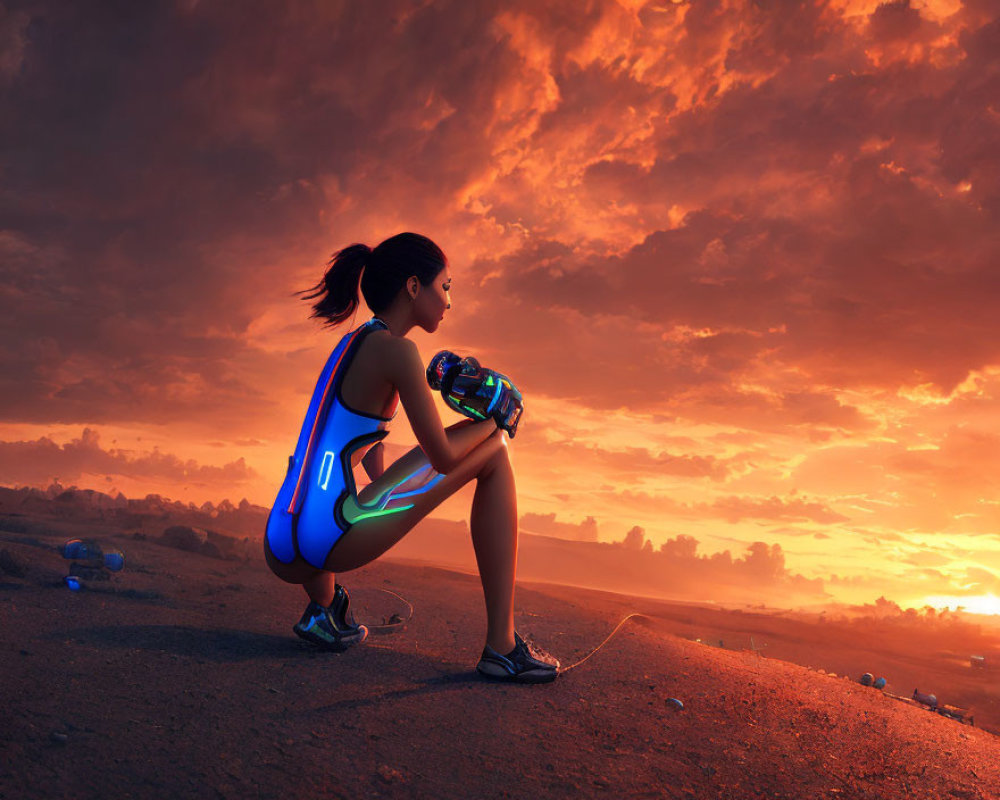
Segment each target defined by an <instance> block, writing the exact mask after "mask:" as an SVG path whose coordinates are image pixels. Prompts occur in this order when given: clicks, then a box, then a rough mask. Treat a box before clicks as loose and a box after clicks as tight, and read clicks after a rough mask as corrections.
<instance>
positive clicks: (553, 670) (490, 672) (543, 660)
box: [476, 631, 559, 683]
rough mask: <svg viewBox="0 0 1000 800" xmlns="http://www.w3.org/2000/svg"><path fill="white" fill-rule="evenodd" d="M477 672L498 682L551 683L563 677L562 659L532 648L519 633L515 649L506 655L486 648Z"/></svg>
mask: <svg viewBox="0 0 1000 800" xmlns="http://www.w3.org/2000/svg"><path fill="white" fill-rule="evenodd" d="M476 671H477V672H479V674H480V675H485V676H486V677H487V678H493V679H494V680H501V681H517V682H518V683H548V682H549V681H554V680H555V679H556V676H557V675H558V674H559V660H558V659H556V658H553V657H552V656H550V655H549V654H548V653H545V652H543V651H542V650H540V649H539V648H537V647H534V646H532V645H529V644H528V643H527V642H525V641H524V639H522V638H521V637H520V636H519V635H518V634H517V631H515V632H514V649H513V650H511V651H510V652H509V653H508V654H507V655H505V656H504V655H500V653H498V652H497V651H496V650H494V649H493V648H492V647H490V646H489V645H486V647H484V648H483V657H482V658H481V659H479V664H478V666H477V667H476Z"/></svg>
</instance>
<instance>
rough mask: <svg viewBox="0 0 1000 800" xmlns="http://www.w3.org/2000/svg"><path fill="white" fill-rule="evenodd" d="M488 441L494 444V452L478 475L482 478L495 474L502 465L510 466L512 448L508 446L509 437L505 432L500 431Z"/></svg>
mask: <svg viewBox="0 0 1000 800" xmlns="http://www.w3.org/2000/svg"><path fill="white" fill-rule="evenodd" d="M487 441H489V443H490V444H491V445H492V447H493V453H492V454H491V455H490V457H489V458H487V459H486V461H485V462H484V463H483V467H482V469H481V470H480V471H479V476H478V477H481V478H482V477H486V476H487V475H491V474H493V473H494V472H496V470H497V469H499V468H501V467H510V450H508V448H507V438H506V437H505V436H504V435H503V433H500V434H499V435H497V436H496V437H495V438H492V437H491V438H490V439H488V440H487Z"/></svg>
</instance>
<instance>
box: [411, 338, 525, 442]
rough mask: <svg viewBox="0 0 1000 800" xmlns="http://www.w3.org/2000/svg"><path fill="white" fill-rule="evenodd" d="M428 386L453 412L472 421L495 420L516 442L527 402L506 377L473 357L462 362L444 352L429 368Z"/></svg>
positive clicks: (437, 356) (463, 359)
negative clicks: (441, 397)
mask: <svg viewBox="0 0 1000 800" xmlns="http://www.w3.org/2000/svg"><path fill="white" fill-rule="evenodd" d="M427 383H428V384H429V385H430V387H431V388H432V389H436V390H440V392H441V395H442V396H443V397H444V401H445V403H447V404H448V406H449V407H450V408H453V409H454V410H455V411H457V412H458V413H460V414H463V415H465V416H467V417H471V418H472V419H480V420H482V419H489V418H490V417H492V418H493V419H495V420H496V422H497V425H498V426H499V427H500V428H503V429H504V430H506V431H507V433H508V434H509V435H510V437H511V438H512V439H513V438H514V435H515V433H516V432H517V423H518V422H519V420H520V418H521V413H522V412H523V410H524V402H523V400H522V397H521V393H520V392H519V391H518V389H517V387H516V386H514V384H513V383H512V382H511V380H510V378H508V377H507V376H506V375H501V374H500V373H498V372H495V371H494V370H491V369H487V368H485V367H483V366H481V365H480V364H479V362H478V361H477V360H476V359H475V358H473V357H471V356H468V357H466V358H459V357H458V356H457V355H455V354H454V353H452V352H450V351H448V350H442V351H441V352H440V353H438V354H437V355H436V356H434V358H432V359H431V363H430V364H429V365H428V367H427Z"/></svg>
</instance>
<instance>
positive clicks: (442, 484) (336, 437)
mask: <svg viewBox="0 0 1000 800" xmlns="http://www.w3.org/2000/svg"><path fill="white" fill-rule="evenodd" d="M359 278H360V286H361V293H362V295H363V296H364V299H365V302H366V303H367V304H368V307H369V308H370V309H371V310H372V311H373V312H375V316H374V317H373V318H372V319H371V320H369V321H368V322H367V323H365V324H364V325H362V326H360V327H359V328H357V329H355V330H354V331H352V332H351V333H349V334H347V335H346V336H344V337H343V338H342V339H341V341H340V343H339V344H338V346H337V348H336V349H335V350H334V351H333V353H332V355H331V356H330V359H329V361H328V363H327V366H326V368H325V369H324V371H323V373H322V374H321V375H320V380H319V382H318V383H317V386H316V390H315V392H314V395H313V399H312V402H311V404H310V407H309V411H308V413H307V415H306V420H305V424H304V425H303V428H302V433H301V434H300V437H299V443H298V446H297V448H296V453H295V455H294V456H292V457H291V458H290V459H289V470H288V475H287V476H286V479H285V482H284V484H283V485H282V488H281V491H279V493H278V498H277V500H276V502H275V506H274V508H273V509H272V511H271V515H270V516H269V518H268V525H267V534H266V536H265V540H264V554H265V558H266V559H267V563H268V566H270V568H271V570H272V571H273V572H274V573H275V574H276V575H277V576H278V577H279V578H281V579H282V580H284V581H286V582H288V583H297V584H301V585H302V586H303V588H304V589H305V591H306V594H308V595H309V600H310V602H309V605H308V607H307V608H306V611H305V613H304V614H303V615H302V619H301V620H300V621H299V623H298V624H296V625H295V626H294V631H295V632H296V633H297V634H298V635H299V636H301V637H302V638H304V639H307V640H308V641H311V642H314V643H316V644H318V645H320V646H323V647H326V648H329V649H335V650H341V649H344V648H345V647H347V646H349V645H352V644H357V643H359V642H361V641H363V640H364V638H365V637H366V636H367V633H368V631H367V629H366V628H365V627H364V626H363V625H356V624H355V623H354V621H353V619H352V617H351V614H350V609H349V602H350V599H349V597H348V594H347V592H346V590H345V589H344V588H343V587H342V586H341V585H340V584H338V583H336V580H335V575H336V573H338V572H347V571H349V570H352V569H357V568H358V567H362V566H364V565H365V564H368V563H369V562H371V561H373V560H374V559H376V558H378V557H379V556H380V555H382V553H384V552H385V551H386V550H388V549H389V548H390V547H392V546H393V545H394V544H395V543H396V542H398V541H399V540H400V539H401V538H402V537H403V536H405V535H406V533H407V532H408V531H410V530H411V529H412V528H413V527H414V526H415V525H416V524H417V523H418V522H419V521H420V520H422V519H423V518H424V517H426V516H427V515H428V514H429V513H430V512H431V511H433V510H434V509H435V508H437V507H438V506H439V505H440V504H441V503H442V501H444V500H445V499H447V498H448V497H450V496H451V495H453V494H454V493H455V492H456V491H458V490H459V489H460V488H461V487H462V486H464V485H465V484H466V483H468V482H469V481H471V480H473V479H474V480H475V481H476V492H475V497H474V499H473V501H472V511H471V516H470V527H471V532H472V542H473V546H474V548H475V552H476V561H477V563H478V565H479V575H480V578H481V580H482V585H483V593H484V595H485V598H486V618H487V626H486V645H485V647H484V649H483V655H482V658H481V659H480V662H479V664H478V666H477V670H478V671H479V673H480V674H482V675H484V676H487V677H490V678H496V679H501V680H513V681H519V682H529V683H535V682H545V681H551V680H554V679H555V677H556V675H557V670H558V666H559V664H558V662H557V661H555V660H554V659H552V658H551V657H549V656H546V655H544V654H542V653H540V652H537V651H532V650H531V649H530V648H529V647H528V645H527V644H526V643H525V642H524V640H523V639H522V638H521V637H520V636H519V635H518V634H517V633H516V631H515V630H514V571H515V562H516V558H517V496H516V489H515V485H514V472H513V470H512V468H511V464H510V457H509V455H508V452H507V440H506V438H505V436H504V430H503V429H501V427H499V426H500V424H501V423H500V422H498V421H497V420H496V419H494V418H492V417H491V418H487V419H482V420H473V419H464V420H462V421H461V422H458V423H456V424H454V425H451V426H449V427H448V428H445V427H443V425H442V422H441V417H440V415H439V414H438V411H437V408H436V406H435V405H434V399H433V396H432V394H431V388H430V386H429V385H428V377H427V370H426V369H425V367H424V363H423V360H422V359H421V357H420V354H419V352H418V351H417V347H416V345H415V344H414V343H413V342H412V341H410V340H409V339H407V338H406V334H407V333H408V332H409V331H410V329H412V328H413V327H414V326H419V327H420V328H423V329H424V330H425V331H427V332H428V333H433V332H435V331H436V330H437V328H438V325H439V324H440V323H441V320H442V319H444V315H445V312H446V311H447V310H448V309H449V308H450V307H451V305H450V302H449V296H448V292H449V290H450V288H451V273H450V271H449V269H448V261H447V259H446V258H445V255H444V253H443V252H441V249H440V248H439V247H438V246H437V245H436V244H434V242H432V241H431V240H430V239H428V238H426V237H424V236H420V235H418V234H415V233H401V234H398V235H397V236H393V237H391V238H389V239H386V240H385V241H384V242H382V243H381V244H380V245H378V246H377V247H376V248H375V249H371V248H369V247H367V246H366V245H363V244H353V245H351V246H349V247H346V248H344V249H343V250H340V251H338V252H337V253H335V254H334V256H333V258H332V259H331V261H330V263H329V267H328V269H327V272H326V274H325V276H324V278H323V280H322V281H320V283H318V284H317V285H316V286H315V287H314V288H313V289H312V290H310V291H311V293H310V294H308V295H306V299H310V300H311V299H316V300H317V302H316V303H315V304H314V306H313V314H312V316H313V317H318V318H321V319H325V320H326V324H327V325H329V326H334V325H337V324H339V323H341V322H343V321H344V320H346V319H348V318H349V317H351V316H352V315H353V314H354V312H355V310H356V308H357V306H358V293H357V292H358V283H359ZM400 401H401V402H402V404H403V409H404V410H405V411H406V416H407V419H408V420H409V422H410V425H411V427H412V428H413V432H414V434H415V436H416V438H417V441H418V442H419V446H418V447H415V448H413V449H412V450H410V451H409V452H408V453H406V454H405V455H404V456H402V458H400V459H399V460H398V461H396V462H395V463H393V464H392V465H390V466H389V467H388V469H383V447H382V443H381V440H382V439H383V438H384V437H385V436H386V435H387V431H386V429H385V428H386V424H387V423H388V422H389V421H390V420H391V419H392V418H393V417H394V416H395V412H396V409H397V406H398V404H399V402H400ZM515 426H516V421H515ZM359 463H360V464H362V465H363V466H364V467H365V470H366V471H367V473H368V475H369V477H370V478H371V483H370V484H369V485H368V486H366V487H365V488H364V489H363V490H362V491H361V492H358V491H357V487H356V486H355V482H354V477H353V470H354V467H356V466H357V465H358V464H359Z"/></svg>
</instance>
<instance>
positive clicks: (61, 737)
mask: <svg viewBox="0 0 1000 800" xmlns="http://www.w3.org/2000/svg"><path fill="white" fill-rule="evenodd" d="M52 741H53V742H55V743H56V744H66V743H67V742H68V741H69V737H68V736H67V735H66V734H65V733H59V731H52Z"/></svg>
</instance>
